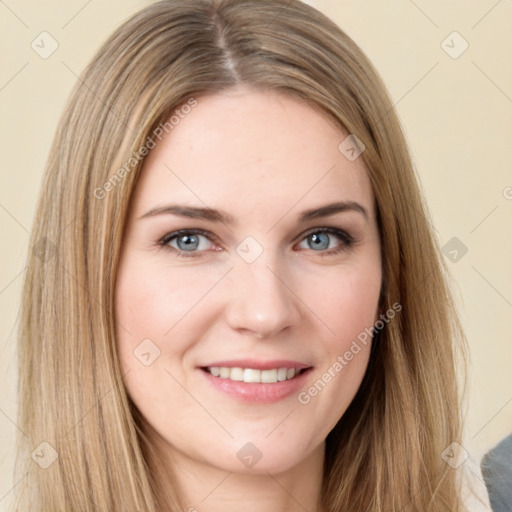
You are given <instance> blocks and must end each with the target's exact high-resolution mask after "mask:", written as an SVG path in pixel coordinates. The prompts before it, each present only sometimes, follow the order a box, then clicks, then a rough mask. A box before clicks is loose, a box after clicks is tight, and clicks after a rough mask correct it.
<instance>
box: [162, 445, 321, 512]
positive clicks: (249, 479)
mask: <svg viewBox="0 0 512 512" xmlns="http://www.w3.org/2000/svg"><path fill="white" fill-rule="evenodd" d="M166 448H167V449H166V450H159V452H160V457H161V456H162V455H163V454H164V453H165V460H163V459H162V460H160V462H159V464H158V469H157V468H156V467H155V470H154V471H153V474H154V478H155V480H156V485H157V487H158V488H159V489H160V492H159V494H161V495H163V496H172V495H177V496H178V497H179V498H178V501H179V504H180V509H179V510H183V511H185V512H216V511H219V510H222V511H223V512H240V510H244V511H247V512H260V511H261V512H268V511H269V510H272V512H304V511H308V512H322V508H321V491H322V477H323V463H324V456H325V444H322V445H320V446H319V447H318V448H317V449H315V450H314V451H313V452H312V453H311V454H310V455H309V456H307V457H306V458H305V459H303V460H302V461H301V462H300V463H299V464H298V465H296V466H293V467H292V468H290V469H287V470H285V471H283V472H280V473H274V474H271V473H269V472H268V471H263V472H259V473H255V472H254V473H235V472H229V471H226V470H222V469H221V468H217V467H213V466H211V465H208V464H205V463H203V462H201V461H198V460H194V459H191V458H189V457H187V456H186V455H185V454H183V453H180V452H178V451H176V450H174V449H172V448H170V447H169V446H168V445H167V447H166ZM162 467H164V468H165V471H162ZM162 510H169V508H168V507H167V506H166V507H165V508H163V509H162Z"/></svg>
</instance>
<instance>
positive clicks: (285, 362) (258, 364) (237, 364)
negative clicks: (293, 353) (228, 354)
mask: <svg viewBox="0 0 512 512" xmlns="http://www.w3.org/2000/svg"><path fill="white" fill-rule="evenodd" d="M214 366H217V367H219V366H220V367H226V368H253V369H254V370H272V369H274V368H297V369H305V368H310V367H311V365H308V364H304V363H300V362H299V361H292V360H290V359H274V360H267V361H262V360H259V361H258V360H255V359H237V360H234V359H232V360H229V361H215V362H212V363H208V364H205V365H203V366H201V368H211V367H214Z"/></svg>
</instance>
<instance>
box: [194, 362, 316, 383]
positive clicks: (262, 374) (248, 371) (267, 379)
mask: <svg viewBox="0 0 512 512" xmlns="http://www.w3.org/2000/svg"><path fill="white" fill-rule="evenodd" d="M201 369H202V370H203V371H205V372H207V373H209V374H211V375H213V376H214V377H218V378H219V379H226V380H232V381H236V382H246V383H258V384H275V383H276V382H284V381H287V380H292V379H294V378H296V377H298V376H299V375H301V374H302V373H304V372H307V371H309V370H310V369H311V367H309V368H285V367H283V368H273V369H269V370H258V369H254V368H239V367H234V368H228V367H226V366H206V367H203V368H201Z"/></svg>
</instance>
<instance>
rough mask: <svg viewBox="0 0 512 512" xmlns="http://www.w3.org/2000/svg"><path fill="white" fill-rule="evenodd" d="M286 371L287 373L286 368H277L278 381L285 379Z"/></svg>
mask: <svg viewBox="0 0 512 512" xmlns="http://www.w3.org/2000/svg"><path fill="white" fill-rule="evenodd" d="M287 373H288V369H287V368H279V370H277V380H278V381H282V380H286V374H287Z"/></svg>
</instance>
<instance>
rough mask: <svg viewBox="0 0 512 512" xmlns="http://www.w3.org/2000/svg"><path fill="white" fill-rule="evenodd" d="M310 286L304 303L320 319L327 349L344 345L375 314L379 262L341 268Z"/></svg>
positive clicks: (376, 308)
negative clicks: (327, 277)
mask: <svg viewBox="0 0 512 512" xmlns="http://www.w3.org/2000/svg"><path fill="white" fill-rule="evenodd" d="M317 283H318V286H314V287H312V288H309V289H308V290H309V291H308V294H307V295H305V297H307V305H308V306H309V308H310V309H311V310H312V311H313V312H314V313H315V315H316V316H317V317H318V318H319V319H320V320H321V321H322V323H323V324H324V326H325V333H326V335H325V336H324V337H323V339H324V340H325V343H326V347H325V348H326V349H327V350H328V351H329V352H333V351H337V352H339V351H340V350H343V351H344V350H346V348H345V347H347V346H349V345H350V342H351V341H352V340H353V339H355V338H356V337H357V336H358V335H359V334H360V333H362V332H365V329H366V328H370V327H372V326H373V325H374V323H375V321H376V320H377V318H378V299H379V295H380V288H381V271H380V267H379V266H378V265H368V266H364V267H363V266H361V267H353V268H340V271H339V272H336V273H332V274H331V275H329V279H322V280H318V281H317Z"/></svg>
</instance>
